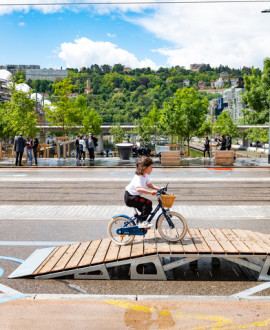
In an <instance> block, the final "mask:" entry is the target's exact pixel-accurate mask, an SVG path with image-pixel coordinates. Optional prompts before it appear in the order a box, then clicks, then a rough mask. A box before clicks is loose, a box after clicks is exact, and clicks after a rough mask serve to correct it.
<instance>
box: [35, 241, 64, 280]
mask: <svg viewBox="0 0 270 330" xmlns="http://www.w3.org/2000/svg"><path fill="white" fill-rule="evenodd" d="M59 248H60V246H57V247H56V248H55V249H54V250H53V251H52V252H51V253H50V254H49V255H48V257H47V258H46V259H45V260H44V261H43V262H42V263H41V264H40V265H39V267H38V268H37V269H36V270H35V271H34V273H33V275H36V274H39V272H40V271H41V269H42V268H43V267H44V265H45V264H46V263H47V262H48V261H49V260H50V259H51V258H52V256H53V255H54V254H55V253H56V252H57V250H59Z"/></svg>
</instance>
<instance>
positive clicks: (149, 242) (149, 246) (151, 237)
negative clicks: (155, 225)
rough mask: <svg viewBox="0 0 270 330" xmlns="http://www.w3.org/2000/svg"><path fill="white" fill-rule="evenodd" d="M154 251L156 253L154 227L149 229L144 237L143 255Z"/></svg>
mask: <svg viewBox="0 0 270 330" xmlns="http://www.w3.org/2000/svg"><path fill="white" fill-rule="evenodd" d="M155 253H157V245H156V236H155V229H150V230H148V232H147V234H146V235H145V237H144V255H150V254H155Z"/></svg>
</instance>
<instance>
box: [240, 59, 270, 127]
mask: <svg viewBox="0 0 270 330" xmlns="http://www.w3.org/2000/svg"><path fill="white" fill-rule="evenodd" d="M244 82H245V93H244V94H243V102H244V103H246V104H247V105H248V107H249V108H250V110H249V111H246V112H245V121H246V123H248V124H253V125H256V124H265V123H266V122H268V120H269V119H268V118H269V107H270V58H266V59H265V60H264V67H263V73H262V74H260V72H258V70H255V69H254V68H253V69H252V74H251V75H249V76H248V75H245V77H244Z"/></svg>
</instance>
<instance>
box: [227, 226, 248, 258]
mask: <svg viewBox="0 0 270 330" xmlns="http://www.w3.org/2000/svg"><path fill="white" fill-rule="evenodd" d="M221 231H222V232H223V233H224V235H225V236H226V237H227V238H228V240H229V241H230V242H231V243H232V244H233V245H234V246H235V248H236V249H237V250H238V252H239V253H240V254H252V251H251V250H250V249H249V248H248V247H247V246H246V244H245V243H244V242H242V241H241V240H240V239H239V237H238V236H237V235H235V233H234V232H233V231H232V230H231V229H221Z"/></svg>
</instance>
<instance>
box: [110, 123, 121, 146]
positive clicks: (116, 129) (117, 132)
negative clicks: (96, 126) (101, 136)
mask: <svg viewBox="0 0 270 330" xmlns="http://www.w3.org/2000/svg"><path fill="white" fill-rule="evenodd" d="M109 133H110V134H111V135H112V136H113V140H114V142H115V143H121V142H123V141H124V138H125V131H124V129H123V128H122V127H121V126H120V123H118V124H117V125H116V126H114V125H113V126H111V129H110V132H109Z"/></svg>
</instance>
